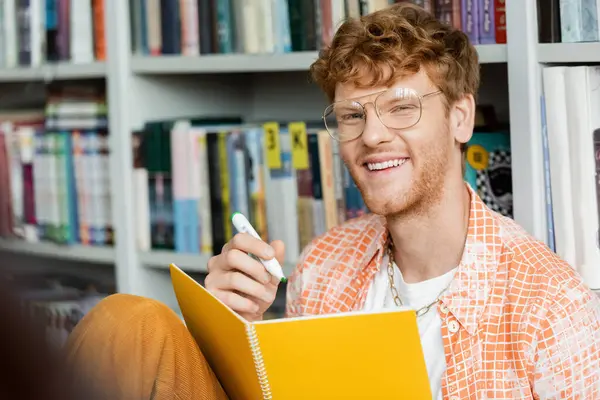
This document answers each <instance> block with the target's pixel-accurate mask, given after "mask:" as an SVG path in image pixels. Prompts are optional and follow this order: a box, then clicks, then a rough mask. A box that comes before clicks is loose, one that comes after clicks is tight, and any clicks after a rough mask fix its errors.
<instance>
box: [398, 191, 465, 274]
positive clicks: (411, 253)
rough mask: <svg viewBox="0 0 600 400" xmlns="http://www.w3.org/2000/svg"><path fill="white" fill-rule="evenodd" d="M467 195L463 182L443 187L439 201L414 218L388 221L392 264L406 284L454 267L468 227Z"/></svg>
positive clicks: (458, 260)
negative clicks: (392, 249)
mask: <svg viewBox="0 0 600 400" xmlns="http://www.w3.org/2000/svg"><path fill="white" fill-rule="evenodd" d="M469 210H470V195H469V192H468V190H467V188H466V187H465V184H464V182H463V181H462V180H461V181H460V182H454V183H451V184H446V185H445V188H444V193H443V195H442V197H441V199H440V201H439V202H438V203H437V204H435V205H433V206H432V207H430V208H429V209H428V210H427V211H425V212H420V213H419V214H418V215H407V216H402V217H393V218H388V221H387V224H388V229H389V231H390V234H391V238H392V241H393V243H394V260H395V261H396V264H397V265H398V268H400V271H402V276H403V278H404V280H405V281H406V282H408V283H415V282H421V281H424V280H427V279H432V278H435V277H437V276H440V275H443V274H445V273H446V272H448V271H450V270H452V269H453V268H455V267H457V266H458V264H459V262H460V260H461V257H462V254H463V250H464V245H465V239H466V236H467V229H468V223H469Z"/></svg>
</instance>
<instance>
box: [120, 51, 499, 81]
mask: <svg viewBox="0 0 600 400" xmlns="http://www.w3.org/2000/svg"><path fill="white" fill-rule="evenodd" d="M476 47H477V51H478V53H479V58H480V62H481V63H482V64H492V63H505V62H506V60H507V56H506V55H507V49H506V45H503V44H491V45H482V46H476ZM317 57H318V53H317V52H316V51H306V52H294V53H286V54H225V55H222V54H210V55H202V56H197V57H186V56H179V55H176V56H160V57H156V56H141V55H134V56H132V60H131V67H132V69H133V72H135V73H137V74H170V75H178V74H228V73H257V72H282V71H307V70H308V68H309V67H310V65H311V64H312V62H313V61H315V60H316V59H317Z"/></svg>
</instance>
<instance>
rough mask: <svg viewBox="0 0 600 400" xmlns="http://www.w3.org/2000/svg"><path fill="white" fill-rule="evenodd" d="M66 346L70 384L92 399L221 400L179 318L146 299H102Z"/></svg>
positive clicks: (219, 390)
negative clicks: (72, 378) (70, 372)
mask: <svg viewBox="0 0 600 400" xmlns="http://www.w3.org/2000/svg"><path fill="white" fill-rule="evenodd" d="M66 350H67V357H68V362H69V365H70V366H71V368H74V370H73V371H74V374H73V376H77V378H76V379H77V382H75V383H74V384H75V385H77V386H81V387H84V388H85V390H86V391H91V392H92V393H93V394H94V395H93V396H94V398H95V399H107V400H108V399H110V400H120V399H128V400H129V399H132V400H133V399H135V400H138V399H140V400H141V399H159V400H162V399H176V400H187V399H190V400H192V399H194V400H196V399H199V400H226V399H227V396H226V394H225V392H224V390H223V388H222V387H221V385H220V384H219V382H218V380H217V378H216V376H215V375H214V373H213V371H212V370H211V368H210V366H209V365H208V363H207V362H206V360H205V358H204V357H203V356H202V353H201V352H200V350H199V349H198V346H197V345H196V342H195V341H194V339H193V338H192V336H191V335H190V333H189V332H188V330H187V329H186V327H185V325H184V323H183V321H181V319H179V317H178V316H177V315H176V314H175V313H174V312H173V311H172V310H171V309H170V308H168V307H167V306H166V305H164V304H162V303H160V302H157V301H154V300H151V299H147V298H143V297H139V296H132V295H124V294H116V295H112V296H109V297H107V298H106V299H104V300H103V301H101V302H100V303H99V304H98V305H97V306H96V307H95V308H93V309H92V310H91V311H90V312H89V313H88V314H87V315H86V316H85V317H84V318H83V319H82V320H81V321H80V323H79V324H78V325H77V326H76V328H75V330H74V331H73V332H72V334H71V336H70V338H69V341H68V343H67V348H66Z"/></svg>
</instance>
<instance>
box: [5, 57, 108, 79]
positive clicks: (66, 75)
mask: <svg viewBox="0 0 600 400" xmlns="http://www.w3.org/2000/svg"><path fill="white" fill-rule="evenodd" d="M104 77H106V65H105V63H104V62H93V63H89V64H73V63H56V64H46V65H43V66H40V67H16V68H2V69H0V82H28V81H53V80H75V79H92V78H104Z"/></svg>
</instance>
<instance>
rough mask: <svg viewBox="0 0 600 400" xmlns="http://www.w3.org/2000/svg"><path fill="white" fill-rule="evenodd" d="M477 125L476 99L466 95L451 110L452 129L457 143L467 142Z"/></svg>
mask: <svg viewBox="0 0 600 400" xmlns="http://www.w3.org/2000/svg"><path fill="white" fill-rule="evenodd" d="M474 126H475V99H474V98H473V96H472V95H470V94H467V95H464V96H463V98H461V99H459V100H458V101H456V102H455V103H454V105H453V106H452V109H451V110H450V129H451V131H452V135H453V136H454V140H456V142H457V143H467V142H468V141H469V140H470V139H471V136H473V128H474Z"/></svg>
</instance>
